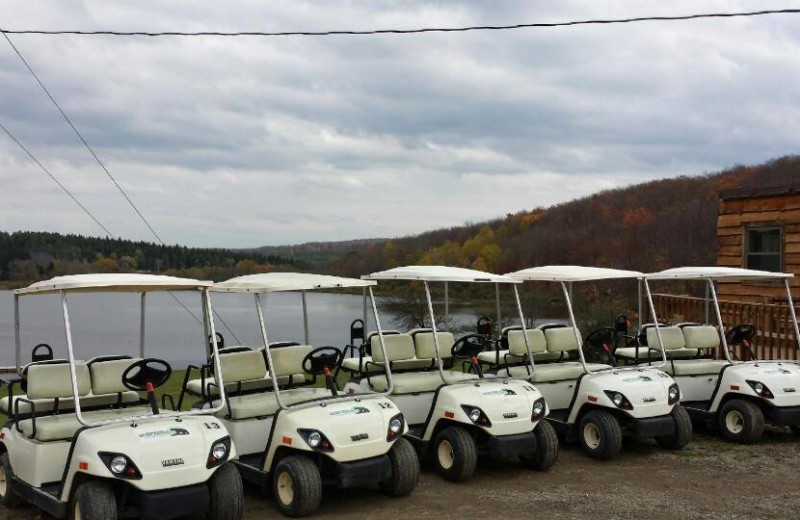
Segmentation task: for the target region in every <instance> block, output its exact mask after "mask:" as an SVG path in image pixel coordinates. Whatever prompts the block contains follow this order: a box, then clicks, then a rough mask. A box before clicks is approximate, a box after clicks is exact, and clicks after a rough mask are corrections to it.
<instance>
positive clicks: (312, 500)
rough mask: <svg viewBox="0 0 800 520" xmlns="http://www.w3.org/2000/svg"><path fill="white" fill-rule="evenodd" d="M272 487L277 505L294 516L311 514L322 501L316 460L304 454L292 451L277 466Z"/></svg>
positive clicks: (284, 512)
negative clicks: (294, 453) (291, 453)
mask: <svg viewBox="0 0 800 520" xmlns="http://www.w3.org/2000/svg"><path fill="white" fill-rule="evenodd" d="M272 490H273V492H274V494H275V501H276V502H277V503H278V508H279V509H280V510H281V512H282V513H283V514H285V515H286V516H291V517H293V518H297V517H301V516H308V515H310V514H313V513H314V512H316V510H317V509H319V504H320V502H321V501H322V476H321V475H320V474H319V469H318V468H317V465H316V464H314V461H313V460H311V459H309V458H308V457H305V456H303V455H290V456H288V457H286V458H285V459H281V461H280V462H279V463H278V464H277V465H276V466H275V473H274V474H273V475H272Z"/></svg>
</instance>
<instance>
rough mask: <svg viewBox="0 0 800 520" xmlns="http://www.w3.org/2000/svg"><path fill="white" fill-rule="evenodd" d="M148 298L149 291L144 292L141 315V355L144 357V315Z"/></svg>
mask: <svg viewBox="0 0 800 520" xmlns="http://www.w3.org/2000/svg"><path fill="white" fill-rule="evenodd" d="M146 300H147V293H146V292H143V293H142V303H141V315H140V317H139V357H140V358H144V333H145V331H144V322H145V319H144V315H145V306H146Z"/></svg>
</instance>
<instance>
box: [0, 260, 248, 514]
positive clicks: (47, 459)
mask: <svg viewBox="0 0 800 520" xmlns="http://www.w3.org/2000/svg"><path fill="white" fill-rule="evenodd" d="M210 285H211V282H201V281H198V280H190V279H185V278H174V277H170V276H155V275H146V274H87V275H75V276H60V277H56V278H53V279H50V280H46V281H43V282H39V283H35V284H33V285H31V286H29V287H27V288H24V289H19V290H17V291H15V296H14V303H15V306H14V310H15V312H14V318H15V338H16V359H17V367H19V360H20V343H21V341H20V316H19V300H20V298H21V297H27V296H28V295H41V294H57V295H60V297H61V305H62V312H63V316H64V327H65V332H66V347H67V349H66V350H67V356H68V358H67V359H49V360H42V361H35V362H33V363H30V364H28V365H26V366H25V367H23V368H22V369H21V371H20V376H21V378H20V379H18V380H6V381H5V384H6V385H7V387H8V396H7V397H5V398H4V399H3V401H2V402H0V406H2V408H3V410H4V412H6V413H7V414H8V415H9V421H8V422H7V423H6V424H5V426H3V428H2V430H1V431H0V452H2V455H0V503H1V504H3V505H4V506H6V507H13V506H15V505H18V504H20V503H21V502H22V501H27V502H30V503H31V504H33V505H35V506H37V507H38V508H40V509H42V510H43V511H45V512H46V513H48V514H49V515H52V516H54V517H56V518H64V517H69V518H74V519H84V520H85V519H91V520H94V519H96V520H101V519H102V520H108V519H116V518H118V517H120V518H122V517H125V518H129V517H141V518H158V519H166V518H176V517H181V516H186V515H190V514H197V513H205V514H207V515H209V517H210V518H220V519H239V518H241V517H242V515H243V512H244V509H243V502H244V498H243V493H242V482H241V479H240V477H239V475H238V473H237V471H236V469H235V468H234V467H233V466H231V465H230V464H227V461H228V459H229V458H230V457H234V456H235V455H236V452H235V449H234V447H233V446H232V445H231V441H230V437H229V436H228V432H227V430H226V429H225V425H224V424H222V422H221V421H219V420H218V419H217V418H215V417H214V416H213V415H212V414H213V412H214V410H193V411H190V412H174V411H168V410H164V409H160V408H159V407H158V406H157V403H156V398H155V392H154V391H155V389H156V388H158V387H159V386H161V385H163V384H164V383H166V381H167V379H168V378H169V376H170V374H171V371H172V369H171V368H170V366H169V364H168V363H167V362H165V361H162V360H159V359H155V358H145V357H144V350H145V295H146V294H147V293H149V292H153V291H195V292H196V293H197V294H198V295H199V296H201V297H202V303H203V310H204V314H205V316H206V326H207V328H209V329H210V330H211V331H212V332H213V331H214V322H213V320H212V319H211V313H210V308H211V307H210V306H211V303H210V299H209V296H208V287H209V286H210ZM100 292H115V293H119V292H132V293H140V294H141V324H140V327H141V328H140V331H141V337H140V343H139V345H140V352H139V357H138V358H130V357H128V356H122V355H116V354H117V353H115V355H113V356H104V357H98V358H95V359H93V360H90V361H89V362H84V361H77V360H76V359H75V354H74V351H73V341H72V332H71V328H70V326H71V325H70V318H69V311H68V307H67V295H68V294H72V293H100ZM199 336H200V334H198V339H199ZM217 374H218V377H219V378H220V380H221V379H222V372H221V371H220V370H219V367H218V369H217ZM17 387H19V388H20V390H21V391H22V392H24V393H23V394H15V389H16V388H17ZM139 392H146V393H147V399H146V400H144V399H141V398H140V393H139Z"/></svg>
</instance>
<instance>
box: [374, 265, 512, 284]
mask: <svg viewBox="0 0 800 520" xmlns="http://www.w3.org/2000/svg"><path fill="white" fill-rule="evenodd" d="M361 278H363V279H365V280H411V281H420V282H422V281H425V282H488V283H520V282H519V281H518V280H514V279H513V278H509V277H507V276H502V275H499V274H492V273H485V272H483V271H476V270H474V269H464V268H461V267H447V266H444V265H409V266H407V267H395V268H394V269H389V270H388V271H379V272H377V273H372V274H368V275H364V276H362V277H361Z"/></svg>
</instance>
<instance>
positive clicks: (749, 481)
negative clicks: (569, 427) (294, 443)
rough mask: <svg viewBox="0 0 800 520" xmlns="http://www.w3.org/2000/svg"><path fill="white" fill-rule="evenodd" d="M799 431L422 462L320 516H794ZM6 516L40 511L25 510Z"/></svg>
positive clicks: (267, 502)
mask: <svg viewBox="0 0 800 520" xmlns="http://www.w3.org/2000/svg"><path fill="white" fill-rule="evenodd" d="M798 468H800V438H797V437H795V436H793V435H791V434H790V433H788V431H783V430H771V431H769V432H768V433H767V434H766V436H765V438H764V440H763V441H762V442H761V443H760V444H757V445H755V446H739V445H733V444H728V443H725V442H723V441H721V440H720V439H718V438H717V437H716V436H715V435H713V433H711V432H705V431H698V432H696V435H695V439H694V442H692V444H690V445H689V447H688V448H686V449H685V450H683V451H679V452H668V451H662V450H660V449H658V448H657V447H656V445H655V443H653V442H652V441H639V442H637V441H635V440H633V439H630V440H626V443H625V447H624V449H623V452H622V453H621V454H620V456H619V457H617V458H616V459H614V460H613V461H610V462H596V461H593V460H590V459H588V458H586V457H584V456H583V454H582V453H581V452H580V450H579V449H578V448H577V446H574V445H573V446H567V447H565V448H564V447H562V450H561V453H560V456H559V460H558V462H557V463H556V465H555V466H554V467H553V468H552V469H551V470H550V471H547V472H545V473H537V472H533V471H527V470H524V469H522V468H521V467H520V466H519V465H517V464H516V463H514V462H504V461H493V460H482V461H481V463H480V465H479V467H478V473H477V474H476V476H475V478H473V479H472V480H471V481H469V482H466V483H462V484H451V483H448V482H445V481H443V480H441V479H440V478H439V477H438V476H437V475H436V474H435V473H434V471H433V469H432V466H431V465H430V463H423V466H422V475H421V479H420V483H419V486H418V487H417V489H416V491H415V492H414V493H413V494H412V495H411V496H410V497H407V498H403V499H390V498H387V497H385V496H383V495H381V494H380V493H379V492H378V491H377V490H372V489H358V490H348V491H336V490H327V491H326V493H325V496H324V498H323V503H322V508H321V510H320V512H319V513H318V514H317V515H316V517H318V518H330V519H339V518H341V519H345V518H348V517H352V516H353V515H358V518H360V519H362V518H383V519H395V518H437V519H443V518H548V519H549V518H564V519H568V518H592V519H600V518H675V519H692V518H734V517H741V518H770V519H773V518H798V517H800V478H798ZM246 500H247V514H246V518H248V519H263V518H280V515H279V513H278V512H277V510H276V509H275V507H274V504H273V502H272V500H271V499H270V498H268V497H263V496H259V495H258V494H257V493H256V492H255V491H254V490H252V489H246ZM0 518H4V519H9V520H22V519H26V520H28V519H31V520H32V519H39V518H43V517H42V516H41V515H40V514H39V513H38V512H36V510H34V509H32V508H23V509H19V510H15V511H13V512H10V511H8V510H3V509H0Z"/></svg>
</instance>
